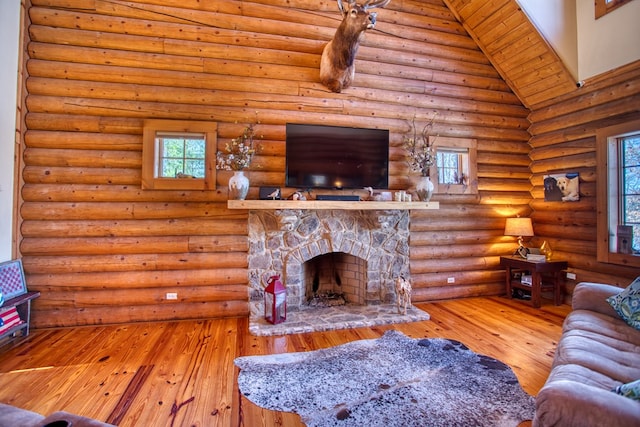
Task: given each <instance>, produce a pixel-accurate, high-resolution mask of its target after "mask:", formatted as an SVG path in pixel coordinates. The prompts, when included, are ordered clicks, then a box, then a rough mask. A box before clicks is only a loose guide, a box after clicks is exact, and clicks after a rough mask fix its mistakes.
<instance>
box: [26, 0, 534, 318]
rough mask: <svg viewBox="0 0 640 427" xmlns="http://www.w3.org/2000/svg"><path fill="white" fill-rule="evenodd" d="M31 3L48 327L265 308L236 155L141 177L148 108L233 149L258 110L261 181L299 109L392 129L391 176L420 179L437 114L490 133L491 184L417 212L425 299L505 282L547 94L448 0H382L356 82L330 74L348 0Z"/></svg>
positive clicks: (34, 241) (418, 273) (486, 164)
mask: <svg viewBox="0 0 640 427" xmlns="http://www.w3.org/2000/svg"><path fill="white" fill-rule="evenodd" d="M31 3H32V5H31V7H30V8H29V10H28V17H29V19H30V21H31V24H30V25H29V28H28V36H29V38H30V41H29V43H28V45H27V46H26V52H27V54H28V57H29V60H28V62H27V72H28V78H27V80H26V91H27V93H28V96H27V98H26V106H27V114H26V125H27V129H28V130H27V132H26V134H25V137H24V141H23V142H24V145H23V152H24V155H23V158H24V165H25V166H24V170H23V173H22V177H23V181H24V183H23V187H22V189H21V190H22V191H21V195H22V198H23V202H22V205H21V208H20V213H21V216H22V218H21V233H22V238H21V241H20V251H21V255H22V257H23V260H24V266H25V269H26V272H27V275H28V282H29V286H30V288H31V289H32V290H39V291H41V292H42V296H41V297H40V298H39V299H38V300H37V302H36V303H35V307H34V308H35V313H34V324H35V326H37V327H48V326H67V325H85V324H102V323H119V322H129V321H155V320H167V319H186V318H203V317H221V316H246V315H247V314H248V304H247V298H248V294H247V274H246V272H247V270H246V268H247V258H246V254H247V215H246V212H244V211H230V210H228V209H227V207H226V200H227V190H226V184H227V181H228V179H229V177H230V175H231V173H230V172H225V171H218V174H217V183H216V190H215V191H153V190H142V189H141V186H140V179H141V158H142V152H141V150H142V130H143V128H142V125H143V121H144V120H145V119H149V118H154V119H177V120H180V119H182V120H206V121H215V122H217V123H218V146H219V147H224V144H225V143H226V142H228V141H229V140H230V139H231V138H233V137H235V136H237V135H238V134H239V132H240V131H241V129H242V127H243V126H244V124H245V123H248V122H250V121H253V120H254V118H255V117H256V114H257V117H258V120H259V122H260V124H259V125H258V127H257V132H258V134H259V135H260V136H261V141H260V143H261V145H262V147H263V148H262V151H261V152H260V154H259V155H258V156H257V157H256V161H255V163H254V165H253V166H252V169H251V170H250V171H249V172H248V175H249V177H250V180H251V186H252V187H251V190H250V194H249V198H257V194H258V187H260V186H283V184H284V164H285V159H284V148H285V145H284V140H285V124H286V123H287V122H298V123H316V124H332V125H344V126H355V127H376V128H384V129H389V130H390V135H391V148H390V156H391V165H390V186H391V187H392V188H393V189H410V188H412V187H413V186H414V185H415V182H416V178H417V177H416V176H415V174H413V173H412V172H411V171H410V170H409V169H408V166H407V164H406V162H405V161H404V150H403V149H402V147H401V139H402V135H403V133H405V132H407V131H408V130H409V127H410V122H411V119H412V118H413V117H414V116H415V117H416V120H417V122H418V123H421V122H422V123H426V122H427V121H428V120H429V119H431V118H432V117H433V116H434V115H435V114H436V113H437V116H436V120H435V123H434V132H435V133H437V134H439V135H442V136H447V137H460V138H473V139H476V140H477V143H478V178H479V179H478V188H479V194H478V195H477V196H476V195H473V196H469V195H450V196H444V195H443V196H439V195H436V196H435V200H438V201H439V202H440V206H441V209H440V211H436V212H430V211H416V212H415V213H412V218H411V221H412V234H411V271H412V277H413V281H414V300H415V301H426V300H435V299H443V298H455V297H465V296H473V295H491V294H499V293H501V292H503V284H502V283H503V282H502V281H503V272H502V271H501V270H500V267H499V256H500V255H503V254H505V253H509V252H510V251H512V250H513V248H514V239H513V238H505V237H504V236H503V235H502V232H503V227H504V218H505V217H508V216H514V215H516V214H521V215H528V214H529V212H530V208H529V202H530V200H531V195H530V187H531V184H530V181H529V179H530V172H529V157H528V152H529V146H528V144H527V142H528V140H529V134H528V132H527V128H528V127H529V121H528V120H527V115H528V114H529V111H528V110H527V109H525V108H524V107H523V106H522V104H521V103H520V101H519V100H518V99H517V98H516V96H515V95H514V94H513V93H512V92H511V90H510V89H509V88H508V86H507V85H506V84H505V82H504V81H503V80H502V79H501V78H500V77H499V75H498V73H497V72H496V71H495V69H494V68H493V67H492V66H491V65H490V63H489V62H488V60H487V59H486V57H485V56H484V55H483V54H482V52H481V51H480V50H479V49H478V48H477V46H476V45H475V43H474V41H473V40H472V39H471V38H470V37H469V36H468V35H467V34H466V33H465V31H464V29H463V28H462V27H461V26H460V24H459V23H458V22H457V21H456V20H455V18H454V17H453V15H452V14H451V13H450V11H449V10H448V9H447V8H446V7H445V6H444V4H443V3H442V2H441V1H439V0H430V1H424V0H423V1H419V0H392V1H391V3H390V4H389V6H388V7H387V8H385V9H382V10H379V11H378V23H377V25H376V29H375V30H373V31H370V32H369V33H368V34H367V35H366V37H365V39H364V40H363V42H362V44H361V47H360V50H359V52H358V56H357V60H356V68H357V72H356V78H355V83H354V86H353V87H352V88H349V89H347V90H346V91H344V92H343V93H341V94H335V93H331V92H329V91H328V90H327V89H326V88H325V87H323V86H322V85H321V84H320V83H319V63H320V55H321V51H322V48H323V46H324V45H325V44H326V43H327V41H328V40H329V39H330V38H331V37H332V36H333V34H334V32H335V29H336V28H337V26H338V24H339V19H340V14H339V12H338V10H337V7H336V4H335V2H333V1H331V2H318V1H317V0H255V1H252V2H249V1H232V0H220V1H215V2H203V1H199V0H132V1H120V0H32V2H31ZM449 277H454V278H455V283H448V280H447V279H448V278H449ZM167 292H176V293H177V294H178V300H177V301H171V300H169V301H168V300H166V298H165V294H166V293H167Z"/></svg>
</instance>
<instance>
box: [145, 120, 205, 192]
mask: <svg viewBox="0 0 640 427" xmlns="http://www.w3.org/2000/svg"><path fill="white" fill-rule="evenodd" d="M216 131H217V124H216V123H209V122H193V121H178V120H146V121H145V124H144V133H143V143H142V188H144V189H155V190H211V189H215V184H216V168H215V158H216V155H215V153H216V139H217V135H216Z"/></svg>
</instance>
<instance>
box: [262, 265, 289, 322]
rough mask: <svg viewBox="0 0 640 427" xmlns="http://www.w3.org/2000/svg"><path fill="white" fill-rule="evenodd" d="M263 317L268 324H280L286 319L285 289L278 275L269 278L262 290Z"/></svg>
mask: <svg viewBox="0 0 640 427" xmlns="http://www.w3.org/2000/svg"><path fill="white" fill-rule="evenodd" d="M264 317H265V319H267V321H268V322H270V323H273V324H274V325H275V324H277V323H282V322H284V321H285V320H286V319H287V289H286V288H285V287H284V285H283V284H282V282H281V281H280V275H275V276H271V277H270V278H269V280H267V287H266V288H264Z"/></svg>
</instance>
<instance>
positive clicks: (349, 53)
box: [320, 0, 391, 92]
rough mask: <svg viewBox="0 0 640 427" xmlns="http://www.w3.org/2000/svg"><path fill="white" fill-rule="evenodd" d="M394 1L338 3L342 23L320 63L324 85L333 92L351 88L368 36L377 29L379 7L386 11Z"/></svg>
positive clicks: (339, 1)
mask: <svg viewBox="0 0 640 427" xmlns="http://www.w3.org/2000/svg"><path fill="white" fill-rule="evenodd" d="M390 1H391V0H367V1H366V2H365V3H364V4H362V5H360V4H357V3H356V0H348V2H347V3H346V4H343V3H342V0H338V8H339V9H340V12H341V13H342V22H341V23H340V26H339V27H338V29H337V30H336V34H335V35H334V36H333V39H331V41H330V42H329V43H327V45H326V46H325V47H324V50H323V51H322V59H321V61H320V81H321V82H322V84H323V85H325V86H326V87H328V88H329V89H330V90H331V91H333V92H340V91H342V89H346V88H348V87H349V86H351V82H352V81H353V77H354V76H355V73H356V70H355V67H354V64H353V63H354V60H355V57H356V52H357V51H358V45H359V43H360V39H361V38H362V36H363V34H364V32H365V31H366V30H369V29H371V28H373V27H374V26H375V25H376V13H375V12H369V10H370V9H374V8H376V7H385V6H386V5H387V4H389V2H390Z"/></svg>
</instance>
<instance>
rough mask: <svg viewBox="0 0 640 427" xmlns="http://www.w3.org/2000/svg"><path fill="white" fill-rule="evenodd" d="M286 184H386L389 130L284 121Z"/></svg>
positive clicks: (342, 186)
mask: <svg viewBox="0 0 640 427" xmlns="http://www.w3.org/2000/svg"><path fill="white" fill-rule="evenodd" d="M286 145H287V147H286V163H287V164H286V178H285V185H286V186H287V187H296V188H300V189H309V188H335V189H347V188H349V189H353V188H364V187H372V188H379V189H387V188H388V187H389V131H388V130H387V129H362V128H350V127H340V126H324V125H305V124H293V123H287V136H286Z"/></svg>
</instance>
